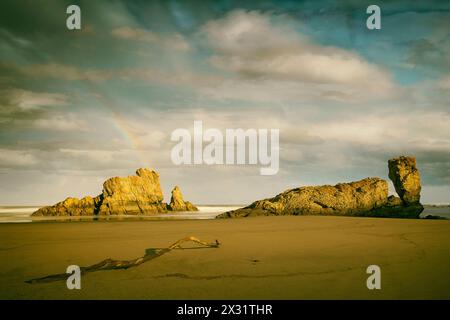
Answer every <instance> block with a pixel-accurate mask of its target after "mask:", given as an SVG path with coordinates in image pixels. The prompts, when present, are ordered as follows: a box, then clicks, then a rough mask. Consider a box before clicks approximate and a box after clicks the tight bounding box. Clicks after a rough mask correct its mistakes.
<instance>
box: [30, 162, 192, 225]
mask: <svg viewBox="0 0 450 320" xmlns="http://www.w3.org/2000/svg"><path fill="white" fill-rule="evenodd" d="M163 199H164V196H163V193H162V190H161V185H160V182H159V175H158V173H157V172H155V171H153V170H149V169H144V168H141V169H138V170H137V171H136V175H135V176H129V177H114V178H110V179H108V180H106V181H105V182H104V183H103V190H102V193H101V194H100V195H99V196H97V197H95V198H92V197H89V196H88V197H85V198H83V199H81V200H79V199H76V198H67V199H66V200H64V201H62V202H59V203H57V204H55V205H53V206H49V207H43V208H40V209H39V210H37V211H36V212H34V213H33V214H32V215H33V216H81V215H82V216H92V215H137V214H155V213H163V212H167V211H197V210H198V209H197V207H195V206H194V205H193V204H192V203H190V202H188V201H186V202H184V200H183V196H182V195H181V191H180V189H179V188H178V187H175V189H174V191H172V200H171V203H170V205H168V204H166V203H164V202H163Z"/></svg>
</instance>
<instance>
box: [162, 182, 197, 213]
mask: <svg viewBox="0 0 450 320" xmlns="http://www.w3.org/2000/svg"><path fill="white" fill-rule="evenodd" d="M169 208H170V210H172V211H198V208H197V207H196V206H194V205H193V204H192V203H190V202H189V201H184V200H183V195H182V193H181V190H180V187H178V186H175V188H173V190H172V197H171V199H170V204H169Z"/></svg>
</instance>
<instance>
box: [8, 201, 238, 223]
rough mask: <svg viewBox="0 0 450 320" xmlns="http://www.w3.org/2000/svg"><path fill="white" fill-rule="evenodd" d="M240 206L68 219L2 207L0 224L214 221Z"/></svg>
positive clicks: (200, 207)
mask: <svg viewBox="0 0 450 320" xmlns="http://www.w3.org/2000/svg"><path fill="white" fill-rule="evenodd" d="M237 208H240V206H226V205H205V206H198V209H199V211H196V212H192V211H188V212H183V211H181V212H169V213H161V214H154V215H149V216H136V215H121V216H95V217H93V216H74V217H71V216H67V217H31V214H32V213H33V212H34V211H36V210H38V209H39V207H30V206H23V207H20V206H14V207H11V206H3V207H2V206H0V223H30V222H42V221H54V222H63V221H124V220H132V221H136V220H185V219H214V218H215V217H216V216H217V215H219V214H221V213H224V212H226V211H230V210H235V209H237Z"/></svg>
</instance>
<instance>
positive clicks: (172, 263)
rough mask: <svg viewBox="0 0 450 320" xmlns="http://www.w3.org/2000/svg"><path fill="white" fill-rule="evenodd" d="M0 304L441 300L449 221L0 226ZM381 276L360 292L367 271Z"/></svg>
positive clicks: (448, 272)
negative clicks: (181, 245) (374, 286)
mask: <svg viewBox="0 0 450 320" xmlns="http://www.w3.org/2000/svg"><path fill="white" fill-rule="evenodd" d="M190 235H192V236H196V237H198V238H200V239H202V240H205V241H214V240H215V239H218V240H219V241H220V242H221V243H222V245H221V247H219V248H202V249H185V250H180V249H178V250H173V251H171V252H169V253H167V254H166V255H164V256H162V257H159V258H157V259H155V260H152V261H149V262H146V263H145V264H142V265H140V266H138V267H135V268H131V269H128V270H111V271H99V272H94V273H89V274H86V275H84V276H82V281H81V282H82V284H81V285H82V288H81V290H68V289H67V288H66V284H65V282H64V281H58V282H51V283H36V284H28V283H25V281H26V280H30V279H33V278H38V277H43V276H47V275H51V274H57V273H63V272H65V270H66V267H67V266H68V265H71V264H76V265H79V266H88V265H92V264H94V263H97V262H99V261H101V260H103V259H106V258H113V259H133V258H137V257H140V256H143V255H144V253H145V250H146V249H150V248H162V247H167V246H169V245H170V244H171V243H173V242H175V241H177V240H178V239H181V238H183V237H185V236H190ZM0 261H2V263H1V266H0V287H1V288H2V290H0V298H1V299H450V269H449V268H448V266H449V265H450V221H448V220H447V221H446V220H402V219H381V218H378V219H377V218H352V217H331V216H325V217H320V216H301V217H299V216H283V217H256V218H247V219H230V220H180V221H124V222H120V221H113V222H112V221H109V222H106V221H103V222H102V221H98V222H60V223H55V222H38V223H29V224H0ZM372 264H376V265H378V266H380V268H381V272H382V275H381V279H382V280H381V282H382V289H381V290H368V289H367V287H366V279H367V277H368V275H367V274H366V268H367V266H369V265H372Z"/></svg>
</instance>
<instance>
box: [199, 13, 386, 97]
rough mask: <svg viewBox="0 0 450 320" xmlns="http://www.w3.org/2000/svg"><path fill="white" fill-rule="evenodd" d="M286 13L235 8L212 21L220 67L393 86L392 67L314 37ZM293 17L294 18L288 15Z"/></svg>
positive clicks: (258, 75)
mask: <svg viewBox="0 0 450 320" xmlns="http://www.w3.org/2000/svg"><path fill="white" fill-rule="evenodd" d="M285 20H286V17H283V16H281V17H277V16H275V17H271V16H269V15H264V14H261V13H259V12H255V11H253V12H246V11H235V12H232V13H230V14H229V15H227V16H226V17H225V18H223V19H220V20H216V21H211V22H209V23H207V24H206V25H205V26H204V27H203V33H204V34H205V35H206V38H207V40H208V42H209V44H210V45H211V47H212V49H213V50H214V51H215V55H214V56H213V57H212V58H211V62H212V63H213V65H215V66H216V67H218V68H221V69H223V70H226V71H232V72H236V73H238V74H239V75H241V76H243V77H245V78H250V79H265V80H267V79H269V80H274V79H280V80H291V81H300V82H305V83H317V84H340V85H354V86H355V85H356V86H358V87H359V86H364V87H365V88H366V90H367V86H369V87H372V86H374V87H376V89H377V90H380V92H381V91H382V92H383V93H384V92H385V91H386V90H389V89H391V87H392V86H393V83H392V79H391V76H390V74H389V72H388V71H387V70H385V69H383V68H380V67H379V66H376V65H373V64H370V63H368V62H367V61H365V60H364V59H363V58H362V57H361V56H359V55H358V54H356V53H354V52H350V51H347V50H343V49H340V48H336V47H332V46H322V45H317V44H314V43H313V42H311V41H310V40H309V39H308V38H307V37H306V36H303V35H301V34H299V33H298V32H296V31H295V30H294V29H293V27H292V26H290V25H289V23H286V22H285ZM288 21H289V20H288Z"/></svg>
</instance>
